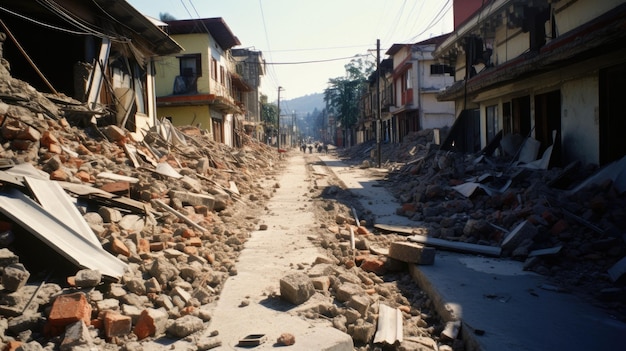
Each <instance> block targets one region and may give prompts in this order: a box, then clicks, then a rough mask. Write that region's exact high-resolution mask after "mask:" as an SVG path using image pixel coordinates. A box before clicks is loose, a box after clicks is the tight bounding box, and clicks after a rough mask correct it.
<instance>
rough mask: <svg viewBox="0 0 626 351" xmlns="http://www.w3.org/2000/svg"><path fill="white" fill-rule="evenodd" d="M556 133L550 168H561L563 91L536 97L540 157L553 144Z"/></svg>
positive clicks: (536, 123) (536, 129)
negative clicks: (554, 132) (554, 133)
mask: <svg viewBox="0 0 626 351" xmlns="http://www.w3.org/2000/svg"><path fill="white" fill-rule="evenodd" d="M553 131H556V133H557V134H556V140H555V141H554V148H553V150H552V159H551V161H550V166H560V165H561V162H560V159H561V157H560V153H561V148H560V145H561V143H560V139H561V91H560V90H555V91H551V92H549V93H545V94H540V95H536V96H535V139H537V140H538V141H539V142H541V147H540V148H539V156H540V157H541V155H542V154H543V152H544V151H545V150H546V149H547V148H548V147H549V146H550V145H552V143H553V140H552V132H553Z"/></svg>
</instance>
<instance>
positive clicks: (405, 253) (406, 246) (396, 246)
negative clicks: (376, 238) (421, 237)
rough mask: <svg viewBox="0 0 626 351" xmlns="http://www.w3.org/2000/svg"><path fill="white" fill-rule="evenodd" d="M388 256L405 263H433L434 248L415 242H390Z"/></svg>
mask: <svg viewBox="0 0 626 351" xmlns="http://www.w3.org/2000/svg"><path fill="white" fill-rule="evenodd" d="M389 257H391V258H393V259H396V260H399V261H402V262H406V263H415V264H421V265H431V264H433V263H435V248H434V247H428V246H424V245H421V244H417V243H411V242H406V241H397V242H393V243H391V246H390V247H389Z"/></svg>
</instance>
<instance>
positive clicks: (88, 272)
mask: <svg viewBox="0 0 626 351" xmlns="http://www.w3.org/2000/svg"><path fill="white" fill-rule="evenodd" d="M101 280H102V274H101V273H100V272H99V271H97V270H93V269H81V270H80V271H78V272H76V277H75V278H74V281H75V283H76V286H77V287H79V288H91V287H94V286H97V285H98V284H100V281H101Z"/></svg>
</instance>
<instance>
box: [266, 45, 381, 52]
mask: <svg viewBox="0 0 626 351" xmlns="http://www.w3.org/2000/svg"><path fill="white" fill-rule="evenodd" d="M370 46H371V45H369V44H363V45H348V46H330V47H325V48H308V49H284V50H271V51H265V52H298V51H316V50H335V49H352V48H364V47H370Z"/></svg>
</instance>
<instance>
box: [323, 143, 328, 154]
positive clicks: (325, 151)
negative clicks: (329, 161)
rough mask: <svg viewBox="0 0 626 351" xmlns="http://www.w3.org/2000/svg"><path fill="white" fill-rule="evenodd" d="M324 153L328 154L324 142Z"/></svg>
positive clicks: (326, 145)
mask: <svg viewBox="0 0 626 351" xmlns="http://www.w3.org/2000/svg"><path fill="white" fill-rule="evenodd" d="M324 153H326V154H328V144H326V143H324Z"/></svg>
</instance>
